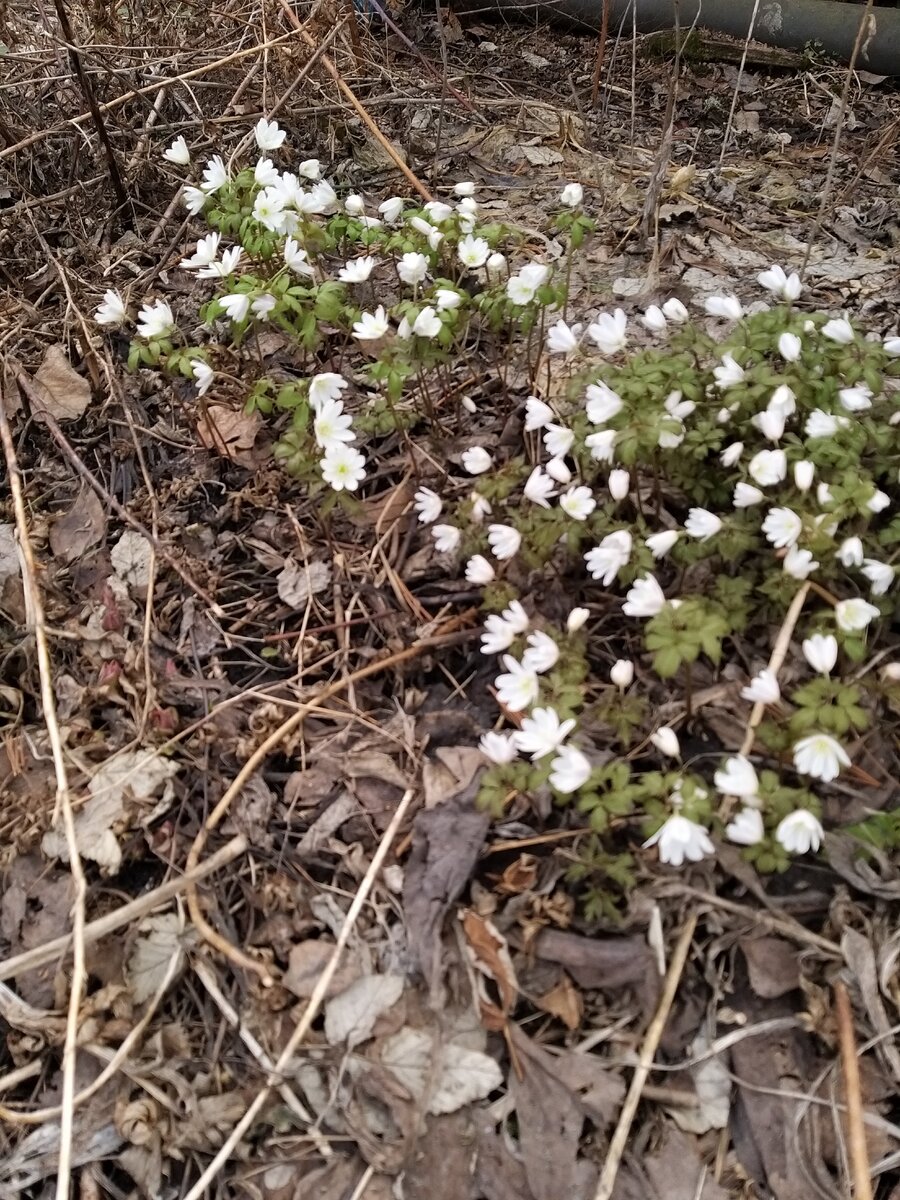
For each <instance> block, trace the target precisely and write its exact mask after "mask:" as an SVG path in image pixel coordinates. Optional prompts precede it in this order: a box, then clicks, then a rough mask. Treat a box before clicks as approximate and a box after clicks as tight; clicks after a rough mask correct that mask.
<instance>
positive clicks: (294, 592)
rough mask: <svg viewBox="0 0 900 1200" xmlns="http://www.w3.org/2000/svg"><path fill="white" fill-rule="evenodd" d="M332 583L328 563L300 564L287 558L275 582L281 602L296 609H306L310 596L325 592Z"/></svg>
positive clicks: (293, 559)
mask: <svg viewBox="0 0 900 1200" xmlns="http://www.w3.org/2000/svg"><path fill="white" fill-rule="evenodd" d="M330 583H331V567H330V566H329V565H328V563H326V562H315V561H314V562H306V563H299V562H297V560H296V559H295V558H286V559H285V560H284V566H283V567H282V568H281V571H280V572H279V574H278V578H277V579H276V580H275V587H276V588H277V590H278V598H279V600H282V601H284V603H285V604H287V605H289V606H290V607H291V608H294V609H301V608H305V607H306V602H307V600H308V599H309V598H310V596H316V595H318V593H319V592H323V591H324V590H325V588H327V587H328V585H329V584H330Z"/></svg>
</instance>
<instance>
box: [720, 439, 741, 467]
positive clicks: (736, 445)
mask: <svg viewBox="0 0 900 1200" xmlns="http://www.w3.org/2000/svg"><path fill="white" fill-rule="evenodd" d="M743 453H744V443H743V442H732V443H731V445H730V446H726V447H725V449H724V450H723V451H722V453H721V454H720V455H719V462H720V463H721V464H722V466H723V467H733V466H734V464H735V463H736V462H737V461H738V459H739V458H740V457H741V455H742V454H743Z"/></svg>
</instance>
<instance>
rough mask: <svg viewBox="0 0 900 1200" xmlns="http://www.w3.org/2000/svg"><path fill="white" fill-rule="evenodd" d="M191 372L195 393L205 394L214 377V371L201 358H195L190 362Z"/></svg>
mask: <svg viewBox="0 0 900 1200" xmlns="http://www.w3.org/2000/svg"><path fill="white" fill-rule="evenodd" d="M191 374H192V375H193V376H194V386H195V387H196V388H197V395H198V396H205V395H206V393H207V392H208V391H209V389H210V385H211V384H212V381H213V379H214V378H215V374H216V373H215V371H214V370H213V369H212V367H210V366H209V365H208V364H207V363H205V362H204V361H203V359H202V358H195V359H194V361H193V362H192V363H191Z"/></svg>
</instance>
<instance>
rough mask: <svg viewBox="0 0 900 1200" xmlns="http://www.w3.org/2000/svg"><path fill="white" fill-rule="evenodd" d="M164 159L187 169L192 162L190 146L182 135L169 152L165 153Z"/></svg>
mask: <svg viewBox="0 0 900 1200" xmlns="http://www.w3.org/2000/svg"><path fill="white" fill-rule="evenodd" d="M163 158H166V159H168V160H169V162H170V163H175V164H176V166H179V167H186V166H187V165H188V163H189V162H190V161H191V152H190V150H188V144H187V142H186V141H185V140H184V138H183V137H182V136H181V135H180V134H179V136H178V137H177V138H176V139H175V141H174V142H173V143H172V145H171V146H170V147H169V148H168V150H165V151H163Z"/></svg>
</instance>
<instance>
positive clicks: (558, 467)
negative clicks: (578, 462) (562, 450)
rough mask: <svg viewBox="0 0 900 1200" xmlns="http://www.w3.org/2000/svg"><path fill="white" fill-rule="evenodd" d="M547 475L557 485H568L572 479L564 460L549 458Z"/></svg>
mask: <svg viewBox="0 0 900 1200" xmlns="http://www.w3.org/2000/svg"><path fill="white" fill-rule="evenodd" d="M547 474H548V475H549V476H550V478H551V479H555V480H556V482H557V483H569V482H570V481H571V479H572V472H571V471H570V470H569V468H568V467H567V466H566V460H565V459H564V458H551V459H550V460H549V461H548V463H547Z"/></svg>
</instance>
